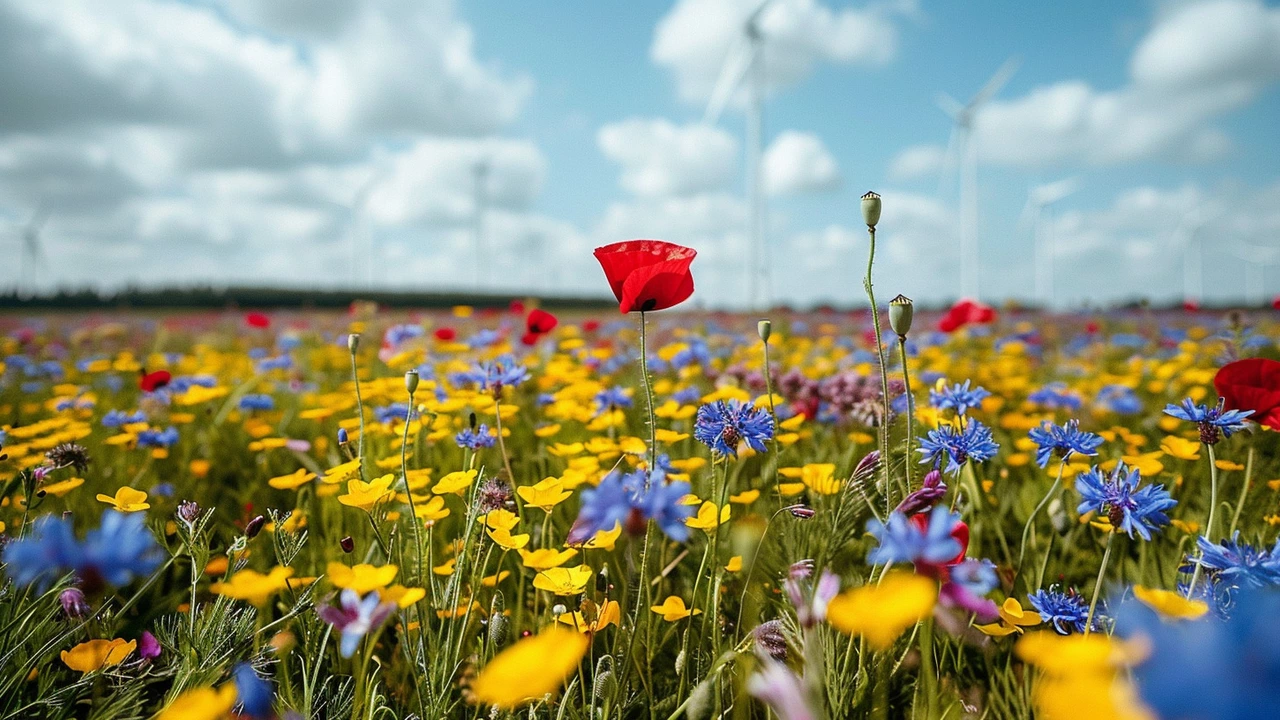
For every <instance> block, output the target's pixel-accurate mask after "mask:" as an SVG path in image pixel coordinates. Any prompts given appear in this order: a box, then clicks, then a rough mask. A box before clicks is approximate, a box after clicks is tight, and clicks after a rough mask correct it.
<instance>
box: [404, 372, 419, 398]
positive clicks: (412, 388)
mask: <svg viewBox="0 0 1280 720" xmlns="http://www.w3.org/2000/svg"><path fill="white" fill-rule="evenodd" d="M404 389H405V390H408V391H409V397H413V394H414V393H416V392H418V371H417V370H410V371H409V372H407V373H405V374H404Z"/></svg>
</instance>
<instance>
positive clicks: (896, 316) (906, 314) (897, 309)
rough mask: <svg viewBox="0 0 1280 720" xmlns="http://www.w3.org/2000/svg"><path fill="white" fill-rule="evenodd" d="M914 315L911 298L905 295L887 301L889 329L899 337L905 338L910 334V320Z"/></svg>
mask: <svg viewBox="0 0 1280 720" xmlns="http://www.w3.org/2000/svg"><path fill="white" fill-rule="evenodd" d="M914 313H915V309H914V306H913V305H912V303H911V298H909V297H907V296H906V295H899V296H898V297H896V298H894V299H892V300H890V301H889V327H891V328H893V331H894V332H896V333H898V335H899V336H900V337H906V336H907V333H909V332H911V318H912V316H913V315H914Z"/></svg>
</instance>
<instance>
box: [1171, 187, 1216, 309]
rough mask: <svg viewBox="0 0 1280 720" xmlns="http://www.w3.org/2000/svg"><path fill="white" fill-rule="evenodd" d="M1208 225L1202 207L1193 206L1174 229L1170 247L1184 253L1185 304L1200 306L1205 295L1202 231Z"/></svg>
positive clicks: (1183, 283) (1183, 284)
mask: <svg viewBox="0 0 1280 720" xmlns="http://www.w3.org/2000/svg"><path fill="white" fill-rule="evenodd" d="M1207 223H1208V218H1207V217H1205V215H1204V212H1203V211H1202V210H1201V209H1200V207H1199V206H1192V208H1191V209H1190V210H1188V211H1187V212H1186V213H1185V214H1183V216H1182V219H1181V220H1179V221H1178V225H1177V227H1175V228H1174V229H1173V238H1172V242H1171V243H1170V245H1172V246H1173V248H1176V249H1179V250H1181V251H1182V302H1183V303H1184V304H1196V305H1198V304H1199V303H1200V299H1201V296H1202V295H1203V293H1204V279H1203V278H1204V248H1203V245H1202V243H1201V241H1200V230H1201V229H1202V228H1204V226H1205V225H1206V224H1207Z"/></svg>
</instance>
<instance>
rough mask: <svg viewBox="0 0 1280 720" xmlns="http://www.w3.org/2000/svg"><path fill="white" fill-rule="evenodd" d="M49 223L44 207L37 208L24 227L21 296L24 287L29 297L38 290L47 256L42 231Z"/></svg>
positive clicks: (19, 266) (20, 273) (20, 277)
mask: <svg viewBox="0 0 1280 720" xmlns="http://www.w3.org/2000/svg"><path fill="white" fill-rule="evenodd" d="M48 221H49V213H48V211H46V210H45V209H44V206H43V205H41V206H37V207H36V210H35V212H34V213H32V214H31V218H30V219H28V220H27V223H26V224H25V225H23V226H22V230H21V234H20V238H21V240H22V251H21V252H22V254H21V256H20V257H21V259H20V260H19V263H18V280H17V283H16V286H17V289H18V292H19V294H22V291H23V289H24V286H26V290H27V291H28V292H27V294H28V295H34V294H35V293H36V291H37V289H38V283H37V280H38V276H39V271H40V269H41V268H42V267H45V266H46V260H47V258H46V256H45V252H44V245H43V243H42V242H41V240H40V231H41V230H43V229H44V226H45V223H47V222H48Z"/></svg>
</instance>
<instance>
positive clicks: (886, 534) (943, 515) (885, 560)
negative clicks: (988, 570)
mask: <svg viewBox="0 0 1280 720" xmlns="http://www.w3.org/2000/svg"><path fill="white" fill-rule="evenodd" d="M958 522H960V516H959V515H955V514H953V513H952V512H951V511H950V510H948V509H946V508H945V507H943V506H941V505H938V506H936V507H934V508H933V510H932V511H931V512H930V513H929V524H928V525H927V526H925V527H924V528H921V527H920V526H919V525H917V524H915V523H913V522H911V521H910V520H909V519H907V516H906V515H903V514H902V513H900V512H896V511H895V512H893V513H891V514H890V515H889V521H888V522H887V523H882V522H880V521H879V520H876V519H874V518H873V519H871V520H868V521H867V532H869V533H871V534H872V535H873V536H875V538H876V540H878V541H880V544H879V545H877V546H876V547H875V548H873V549H872V550H871V552H869V553H867V562H869V563H872V564H875V565H880V564H892V563H915V562H924V563H927V564H930V565H941V564H943V563H945V562H947V561H948V560H951V559H952V558H954V557H955V556H956V555H958V554H960V551H961V550H962V549H963V548H962V547H961V546H960V541H959V540H956V539H955V538H953V537H951V531H952V530H953V529H955V526H956V523H958Z"/></svg>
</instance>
